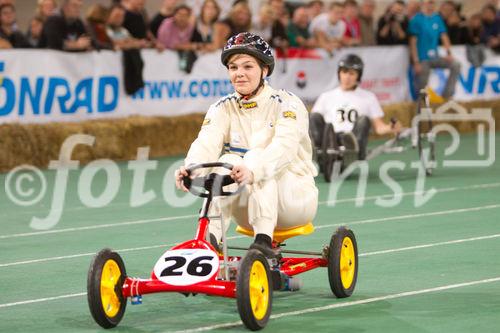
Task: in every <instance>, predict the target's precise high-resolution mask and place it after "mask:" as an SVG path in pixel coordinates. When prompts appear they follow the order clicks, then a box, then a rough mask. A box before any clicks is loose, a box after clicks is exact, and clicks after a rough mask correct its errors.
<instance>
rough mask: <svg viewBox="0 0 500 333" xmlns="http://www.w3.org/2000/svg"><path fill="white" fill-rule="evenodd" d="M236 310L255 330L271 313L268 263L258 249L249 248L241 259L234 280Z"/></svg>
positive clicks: (261, 325) (271, 290)
mask: <svg viewBox="0 0 500 333" xmlns="http://www.w3.org/2000/svg"><path fill="white" fill-rule="evenodd" d="M236 300H237V304H238V312H239V314H240V318H241V320H242V321H243V324H245V326H246V327H247V328H248V329H250V330H252V331H257V330H260V329H262V328H264V327H265V326H266V324H267V322H268V320H269V316H270V315H271V307H272V300H273V285H272V281H271V273H270V269H269V264H268V262H267V259H266V258H265V257H264V255H263V254H262V253H261V252H260V251H258V250H249V251H248V252H247V254H246V255H245V257H244V258H243V259H242V260H241V264H240V268H239V271H238V277H237V280H236Z"/></svg>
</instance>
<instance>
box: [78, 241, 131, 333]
mask: <svg viewBox="0 0 500 333" xmlns="http://www.w3.org/2000/svg"><path fill="white" fill-rule="evenodd" d="M125 277H126V272H125V265H124V264H123V260H122V259H121V257H120V256H119V255H118V253H116V252H113V251H111V250H110V249H104V250H101V251H100V252H99V253H97V254H96V256H95V257H94V259H93V260H92V263H91V264H90V268H89V272H88V276H87V300H88V303H89V308H90V313H91V314H92V317H93V318H94V320H95V321H96V323H98V324H99V325H100V326H101V327H104V328H112V327H115V326H116V325H118V323H119V322H120V321H121V319H122V317H123V314H124V313H125V307H126V305H127V302H126V299H124V298H123V295H122V286H123V281H124V280H125Z"/></svg>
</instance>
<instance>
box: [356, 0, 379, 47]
mask: <svg viewBox="0 0 500 333" xmlns="http://www.w3.org/2000/svg"><path fill="white" fill-rule="evenodd" d="M374 12H375V1H374V0H364V1H363V2H362V3H361V6H360V10H359V25H360V29H361V45H375V44H376V40H375V34H376V33H375V28H374V27H375V18H374Z"/></svg>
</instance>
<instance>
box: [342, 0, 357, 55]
mask: <svg viewBox="0 0 500 333" xmlns="http://www.w3.org/2000/svg"><path fill="white" fill-rule="evenodd" d="M358 15H359V7H358V3H357V2H356V1H355V0H347V1H346V2H345V3H344V22H345V26H346V30H345V33H344V43H345V44H346V45H347V46H356V45H359V44H361V25H360V23H359V18H358Z"/></svg>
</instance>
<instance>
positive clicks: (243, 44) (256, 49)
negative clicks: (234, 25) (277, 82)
mask: <svg viewBox="0 0 500 333" xmlns="http://www.w3.org/2000/svg"><path fill="white" fill-rule="evenodd" d="M242 53H244V54H248V55H251V56H253V57H255V58H257V59H259V60H260V61H261V62H262V63H263V64H264V65H265V66H267V67H269V72H268V73H267V76H270V75H271V73H272V72H273V69H274V56H273V52H272V50H271V47H270V46H269V44H268V43H267V42H266V41H265V40H264V39H263V38H262V37H260V36H257V35H254V34H252V33H250V32H240V33H239V34H237V35H234V36H232V37H231V38H229V40H228V41H227V43H226V46H224V50H223V51H222V55H221V61H222V63H223V64H224V66H226V67H227V63H228V61H229V58H230V57H231V56H232V55H234V54H242Z"/></svg>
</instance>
